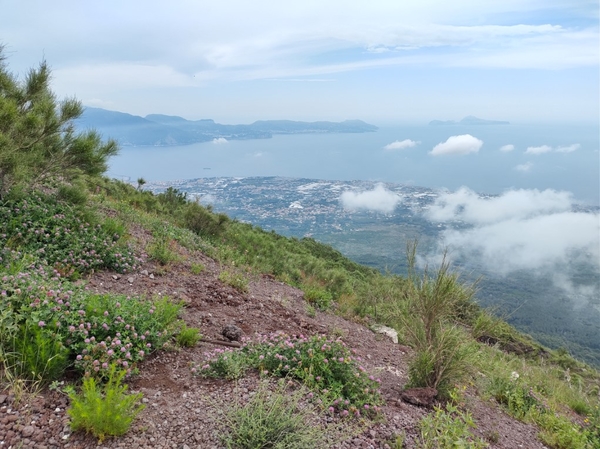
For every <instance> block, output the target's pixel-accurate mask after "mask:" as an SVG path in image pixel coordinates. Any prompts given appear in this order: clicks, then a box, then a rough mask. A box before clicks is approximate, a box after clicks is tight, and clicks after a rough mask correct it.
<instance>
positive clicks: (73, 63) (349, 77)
mask: <svg viewBox="0 0 600 449" xmlns="http://www.w3.org/2000/svg"><path fill="white" fill-rule="evenodd" d="M0 43H3V44H4V45H5V46H6V48H5V56H7V57H8V61H7V62H8V64H9V67H10V68H11V70H12V71H14V72H15V73H17V74H19V75H23V74H25V73H26V71H27V69H28V68H29V67H32V66H34V65H36V64H37V63H38V62H39V61H40V60H41V59H42V58H46V60H47V61H48V62H49V64H50V65H51V67H52V68H53V74H54V78H53V86H54V89H55V91H56V92H57V94H58V95H59V96H66V95H75V96H76V97H77V98H79V99H80V100H82V101H83V103H84V104H86V105H89V106H97V107H103V108H107V109H113V110H118V111H123V112H129V113H133V114H139V115H145V114H148V113H165V114H173V115H181V116H184V117H186V118H189V119H200V118H214V119H215V120H217V121H220V122H225V123H234V122H244V123H247V122H251V121H254V120H258V119H277V118H288V119H297V120H318V119H325V120H343V119H353V118H360V119H364V120H367V121H371V122H374V123H375V124H388V123H390V124H391V123H400V122H409V123H411V122H412V123H419V122H424V123H426V122H428V121H429V120H432V119H442V120H450V119H453V120H460V119H461V118H462V117H464V116H465V115H471V114H472V115H476V116H478V117H482V118H487V119H501V120H511V121H515V122H544V121H570V122H588V123H589V122H592V123H593V122H596V123H597V121H598V119H599V95H600V92H599V59H600V56H599V53H600V50H599V26H598V2H597V0H591V1H588V0H564V1H563V0H502V1H482V0H454V1H452V2H448V1H442V0H402V1H401V0H389V1H379V0H370V1H348V0H344V1H341V0H340V1H338V0H325V1H324V0H318V1H313V0H303V1H301V2H299V1H297V2H288V1H284V2H274V1H264V0H252V1H248V0H239V1H233V0H222V1H219V2H208V1H198V0H187V1H184V0H172V1H168V2H167V1H157V0H144V1H141V0H140V1H122V0H119V1H117V0H102V1H81V0H53V1H51V2H49V1H47V0H39V1H32V0H4V1H2V14H0Z"/></svg>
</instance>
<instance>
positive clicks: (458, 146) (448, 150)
mask: <svg viewBox="0 0 600 449" xmlns="http://www.w3.org/2000/svg"><path fill="white" fill-rule="evenodd" d="M482 145H483V141H482V140H479V139H478V138H476V137H473V136H472V135H470V134H463V135H460V136H452V137H448V140H446V141H445V142H442V143H438V144H437V145H436V146H435V147H434V148H433V150H431V151H430V152H429V154H431V155H432V156H442V155H447V154H469V153H477V152H478V151H479V149H480V148H481V146H482Z"/></svg>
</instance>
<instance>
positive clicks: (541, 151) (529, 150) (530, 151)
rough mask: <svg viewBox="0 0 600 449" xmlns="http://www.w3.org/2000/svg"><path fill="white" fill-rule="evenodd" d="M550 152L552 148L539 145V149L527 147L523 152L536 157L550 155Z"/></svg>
mask: <svg viewBox="0 0 600 449" xmlns="http://www.w3.org/2000/svg"><path fill="white" fill-rule="evenodd" d="M551 151H552V147H551V146H549V145H541V146H539V147H527V149H526V150H525V153H526V154H535V155H536V156H537V155H539V154H544V153H550V152H551Z"/></svg>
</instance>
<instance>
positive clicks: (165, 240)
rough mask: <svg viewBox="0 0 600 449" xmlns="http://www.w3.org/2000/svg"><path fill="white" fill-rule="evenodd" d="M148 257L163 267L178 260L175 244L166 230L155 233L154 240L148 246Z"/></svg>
mask: <svg viewBox="0 0 600 449" xmlns="http://www.w3.org/2000/svg"><path fill="white" fill-rule="evenodd" d="M147 250H148V255H149V256H150V258H151V259H152V260H155V261H157V262H158V263H159V264H161V265H169V264H170V263H171V262H175V261H176V260H178V258H179V257H178V256H177V253H176V252H175V251H174V250H173V243H172V241H171V239H170V238H169V236H168V235H167V234H166V232H164V230H160V231H155V235H154V240H153V241H152V243H150V245H148V248H147Z"/></svg>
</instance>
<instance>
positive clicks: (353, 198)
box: [340, 184, 402, 213]
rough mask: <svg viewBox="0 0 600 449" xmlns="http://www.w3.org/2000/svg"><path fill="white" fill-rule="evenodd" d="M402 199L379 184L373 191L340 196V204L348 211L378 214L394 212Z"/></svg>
mask: <svg viewBox="0 0 600 449" xmlns="http://www.w3.org/2000/svg"><path fill="white" fill-rule="evenodd" d="M401 201H402V198H401V197H400V196H399V195H398V194H397V193H394V192H391V191H389V190H387V189H386V188H385V186H384V185H383V184H378V185H377V186H375V188H374V189H373V190H366V191H364V192H350V191H348V192H344V193H342V194H341V195H340V202H341V203H342V206H343V207H344V209H348V210H372V211H376V212H385V213H390V212H393V211H394V209H395V208H396V206H397V205H398V203H400V202H401Z"/></svg>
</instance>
